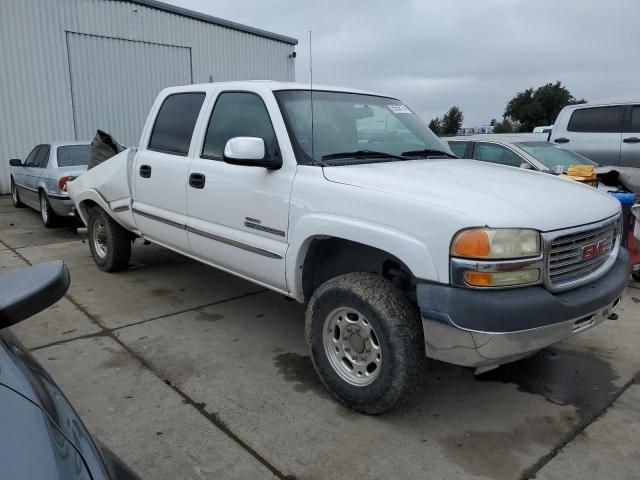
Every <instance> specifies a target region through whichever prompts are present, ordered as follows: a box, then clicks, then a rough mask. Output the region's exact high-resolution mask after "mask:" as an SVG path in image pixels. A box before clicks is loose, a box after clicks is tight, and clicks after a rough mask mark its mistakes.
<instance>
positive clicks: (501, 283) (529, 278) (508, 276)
mask: <svg viewBox="0 0 640 480" xmlns="http://www.w3.org/2000/svg"><path fill="white" fill-rule="evenodd" d="M539 280H540V270H538V269H537V268H534V269H531V270H515V271H513V272H477V271H474V270H469V271H467V272H464V282H465V283H466V284H467V285H469V286H471V287H514V286H517V285H529V284H533V283H536V282H538V281H539Z"/></svg>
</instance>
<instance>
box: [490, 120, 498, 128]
mask: <svg viewBox="0 0 640 480" xmlns="http://www.w3.org/2000/svg"><path fill="white" fill-rule="evenodd" d="M497 124H498V120H496V119H495V118H492V119H491V121H490V122H489V126H491V127H495V126H496V125H497Z"/></svg>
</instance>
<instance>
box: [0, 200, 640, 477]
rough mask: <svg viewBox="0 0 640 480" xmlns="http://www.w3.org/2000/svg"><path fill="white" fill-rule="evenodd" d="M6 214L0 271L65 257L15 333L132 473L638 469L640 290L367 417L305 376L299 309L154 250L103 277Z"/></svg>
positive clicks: (508, 473)
mask: <svg viewBox="0 0 640 480" xmlns="http://www.w3.org/2000/svg"><path fill="white" fill-rule="evenodd" d="M10 203H11V200H10V199H9V198H8V197H2V198H0V274H1V273H2V272H3V271H5V270H7V269H10V268H14V267H18V266H22V265H26V264H29V263H38V262H42V261H46V260H51V259H58V258H60V259H63V260H65V261H66V262H67V264H68V266H69V269H70V272H71V278H72V283H71V288H70V290H69V293H68V295H67V297H66V298H65V299H63V300H61V301H60V302H59V303H58V304H56V306H54V307H52V308H50V309H49V310H47V311H45V312H43V313H41V314H38V315H37V316H36V317H33V318H31V319H29V320H27V321H25V322H23V323H22V324H20V325H18V326H16V327H14V328H13V329H12V330H13V331H14V332H15V333H16V334H17V335H18V336H19V337H20V338H21V339H22V341H23V342H24V343H25V344H26V345H27V346H28V347H30V348H32V349H33V350H34V354H35V355H36V357H37V358H38V359H39V360H40V361H41V362H42V363H43V365H44V367H45V368H46V369H47V370H48V371H49V372H50V373H51V374H52V375H53V377H54V378H55V379H56V381H57V382H58V383H59V385H60V386H61V388H62V389H63V390H64V391H65V392H66V394H67V396H68V397H69V398H70V400H71V401H72V403H73V404H74V405H75V406H76V408H77V410H78V411H79V413H80V415H81V416H82V417H83V418H84V420H85V422H86V424H87V426H88V427H89V429H90V430H91V431H92V432H94V433H95V434H96V436H97V437H98V438H100V439H101V440H102V441H104V442H105V443H107V444H108V445H109V446H110V447H111V448H112V449H113V450H114V451H115V452H116V453H117V454H118V455H120V456H121V457H122V458H123V459H124V460H125V461H127V463H129V464H130V465H131V466H132V467H133V468H134V469H135V470H136V471H137V472H139V473H140V475H141V476H142V477H143V478H151V479H153V478H158V479H160V478H188V479H191V478H193V479H202V478H270V477H271V478H273V477H277V478H299V479H306V478H309V479H311V478H313V479H315V478H335V479H338V478H340V479H345V478H346V479H351V478H354V479H355V478H358V479H365V478H366V479H369V478H380V479H388V478H397V479H404V478H407V479H408V478H447V479H449V478H469V479H478V478H496V479H511V478H531V477H533V476H536V478H544V479H557V478H561V477H562V478H563V480H564V479H565V478H566V479H573V478H576V479H577V478H589V476H590V475H593V478H620V479H626V478H634V476H636V475H637V472H638V471H640V460H638V459H639V458H640V435H638V433H639V432H638V430H637V428H638V427H637V419H638V414H639V413H640V411H639V410H638V406H637V405H638V400H639V399H640V398H639V397H640V393H638V392H639V391H638V385H636V384H635V383H634V379H635V378H636V377H637V374H638V372H639V371H640V349H638V347H637V346H638V345H639V344H640V324H639V323H638V321H639V320H640V305H639V304H640V286H639V285H634V286H632V288H630V289H629V293H628V295H627V296H626V297H625V298H624V300H623V303H622V306H621V307H620V310H619V319H618V320H611V321H607V322H605V323H603V324H602V325H601V326H599V327H597V328H595V329H593V330H590V331H588V332H585V333H584V334H582V335H579V336H577V337H574V338H573V339H571V340H569V341H567V342H564V343H562V344H560V345H557V346H555V347H553V348H551V349H548V350H546V351H544V352H542V353H540V354H539V355H537V356H535V357H532V358H530V359H527V360H524V361H521V362H517V363H515V364H512V365H507V366H504V367H502V368H500V369H498V370H496V371H493V372H490V373H488V374H485V375H483V376H482V377H474V376H473V374H472V372H471V371H469V370H467V369H463V368H458V367H454V366H450V365H445V364H442V363H432V364H431V366H430V368H429V371H427V372H425V375H426V381H425V386H424V387H423V388H422V390H421V391H420V392H419V393H418V395H416V397H415V398H414V399H413V400H412V401H411V402H410V403H409V404H408V405H405V406H403V407H402V408H399V409H397V410H395V411H392V412H390V413H388V414H386V415H383V416H379V417H368V416H364V415H360V414H357V413H354V412H351V411H349V410H348V409H346V408H344V407H342V406H341V405H339V404H337V403H336V402H335V401H334V400H333V399H332V398H331V397H330V396H329V395H328V394H327V393H326V392H325V391H324V389H323V387H322V385H321V384H320V382H319V380H318V379H317V378H316V376H315V373H314V371H313V368H312V366H311V362H310V361H309V357H308V354H307V351H306V346H305V343H304V339H303V315H304V306H302V305H298V304H296V303H295V302H291V301H288V300H285V299H284V298H283V297H282V296H280V295H277V294H275V293H272V292H267V291H264V290H263V289H261V288H260V287H256V286H255V285H253V284H250V283H248V282H245V281H242V280H239V279H237V278H235V277H233V276H230V275H227V274H225V273H222V272H219V271H216V270H214V269H211V268H208V267H205V266H203V265H200V264H198V263H196V262H193V261H191V260H188V259H186V258H184V257H181V256H179V255H176V254H174V253H171V252H168V251H167V250H164V249H161V248H159V247H156V246H144V245H139V244H136V246H135V248H134V251H133V257H132V267H131V268H130V269H129V270H128V271H125V272H122V273H118V274H106V273H103V272H101V271H100V270H98V269H97V267H95V265H94V264H93V260H92V259H91V255H90V253H89V248H88V246H87V245H86V243H83V242H82V241H81V239H79V238H78V237H77V236H76V235H75V233H74V230H73V227H72V226H71V225H67V226H63V227H60V228H57V229H53V230H52V229H49V230H47V229H45V228H44V227H42V225H41V223H40V219H39V216H38V214H37V213H36V212H33V211H31V210H28V209H14V208H13V207H12V206H11V205H10ZM634 419H635V421H634ZM586 459H588V461H587V460H586Z"/></svg>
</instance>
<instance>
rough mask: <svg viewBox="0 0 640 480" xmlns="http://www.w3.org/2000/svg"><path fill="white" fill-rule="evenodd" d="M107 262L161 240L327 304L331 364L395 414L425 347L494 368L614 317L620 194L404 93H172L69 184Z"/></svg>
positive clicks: (352, 398)
mask: <svg viewBox="0 0 640 480" xmlns="http://www.w3.org/2000/svg"><path fill="white" fill-rule="evenodd" d="M68 191H69V193H70V195H71V197H72V198H73V201H74V203H75V205H76V208H77V211H78V212H79V214H80V216H81V217H82V219H83V220H84V222H85V223H86V225H87V227H88V236H89V246H90V248H91V253H92V255H93V258H94V259H95V262H96V263H97V265H98V266H99V267H100V268H101V269H103V270H105V271H117V270H123V269H125V268H127V265H128V263H129V257H130V255H131V243H132V241H133V240H134V239H135V238H143V239H146V240H149V241H151V242H154V243H157V244H159V245H162V246H164V247H166V248H169V249H171V250H175V251H176V252H179V253H181V254H183V255H186V256H188V257H191V258H194V259H196V260H199V261H201V262H203V263H206V264H208V265H211V266H213V267H216V268H219V269H222V270H224V271H227V272H230V273H232V274H235V275H238V276H240V277H242V278H245V279H247V280H249V281H252V282H255V283H257V284H260V285H263V286H264V287H267V288H269V289H271V290H274V291H276V292H280V293H282V294H284V295H286V296H288V297H291V298H294V299H296V300H297V301H299V302H306V303H308V309H307V314H306V338H307V342H308V345H309V349H310V353H311V358H312V360H313V364H314V366H315V368H316V371H317V373H318V375H319V376H320V378H321V379H322V381H323V382H324V384H325V385H326V387H327V388H328V390H329V391H330V392H331V393H332V394H333V395H334V396H335V397H336V398H337V399H338V400H340V401H341V402H343V403H344V404H346V405H348V406H349V407H351V408H353V409H355V410H358V411H361V412H365V413H372V414H375V413H381V412H384V411H385V410H387V409H389V408H390V407H392V406H393V405H394V404H396V403H397V402H398V401H399V400H400V399H402V398H405V397H406V395H407V394H408V393H409V392H410V391H412V390H414V389H415V387H416V386H417V385H418V384H419V380H420V379H421V378H422V371H423V369H424V365H425V361H426V358H433V359H437V360H441V361H445V362H450V363H454V364H457V365H463V366H468V367H475V368H477V369H480V370H486V369H490V368H494V367H496V366H498V365H501V364H503V363H506V362H511V361H515V360H518V359H520V358H523V357H525V356H528V355H531V354H533V353H535V352H536V351H539V350H540V349H542V348H544V347H547V346H548V345H551V344H553V343H556V342H559V341H561V340H564V339H566V338H568V337H570V336H572V335H574V334H575V333H578V332H581V331H584V330H586V329H588V328H590V327H592V326H594V325H596V324H598V323H600V322H601V321H603V320H604V319H605V318H608V317H609V316H610V315H612V313H613V311H614V309H615V308H616V307H617V305H618V304H619V302H620V298H621V295H622V294H623V291H624V290H625V288H626V286H627V282H628V276H629V267H628V265H627V263H628V262H627V253H626V252H625V250H624V249H623V248H622V247H620V204H619V203H618V201H617V200H615V199H613V198H609V197H608V196H607V195H605V194H603V193H600V192H598V191H597V190H596V189H593V188H591V187H587V186H584V185H580V184H579V183H577V182H569V181H566V180H564V179H561V178H555V177H553V176H551V175H545V174H543V173H538V172H532V171H525V170H521V169H515V168H509V167H504V166H500V165H490V164H486V163H484V162H476V161H473V160H461V159H457V158H455V156H454V155H453V154H452V153H451V151H450V150H449V147H447V146H446V145H445V144H443V143H442V142H441V141H440V140H439V139H438V138H437V137H436V136H435V135H434V134H433V133H432V132H431V131H430V130H429V129H428V128H427V127H426V126H425V125H424V123H423V122H422V121H421V120H420V119H419V118H418V117H417V116H416V115H415V114H414V113H413V112H412V111H411V110H410V109H409V108H407V107H406V106H405V105H403V104H402V102H400V101H399V100H397V99H395V98H390V97H386V96H382V95H377V94H372V93H367V92H362V91H356V90H350V89H342V88H333V87H331V88H330V87H314V89H313V90H312V91H311V90H310V89H309V87H308V86H305V85H301V84H295V83H277V82H258V81H256V82H231V83H217V84H216V83H212V84H204V85H189V86H184V87H174V88H167V89H165V90H163V91H162V92H161V93H160V95H159V96H158V98H157V100H156V101H155V103H154V105H153V107H152V109H151V112H150V114H149V117H148V120H147V122H146V125H145V127H144V130H143V132H142V136H141V139H140V144H139V146H138V148H137V149H128V150H125V151H124V152H122V153H120V154H118V155H116V156H115V157H113V158H111V159H109V160H107V161H106V162H104V163H102V164H101V165H99V166H98V167H96V168H93V169H91V170H89V171H88V172H87V173H85V174H83V175H82V176H80V177H79V178H78V179H76V180H74V181H72V182H70V183H69V184H68Z"/></svg>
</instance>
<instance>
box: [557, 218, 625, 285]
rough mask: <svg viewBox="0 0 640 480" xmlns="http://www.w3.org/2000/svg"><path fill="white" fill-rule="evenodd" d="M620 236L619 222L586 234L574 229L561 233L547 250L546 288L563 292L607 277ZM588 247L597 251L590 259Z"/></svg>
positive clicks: (610, 222) (605, 224)
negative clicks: (605, 275)
mask: <svg viewBox="0 0 640 480" xmlns="http://www.w3.org/2000/svg"><path fill="white" fill-rule="evenodd" d="M617 234H618V219H617V218H616V219H612V220H609V221H605V222H602V223H600V224H599V225H597V226H595V227H591V228H588V227H587V228H585V229H583V230H578V231H575V229H572V232H571V233H568V234H566V235H562V232H558V236H556V237H555V238H553V239H552V240H551V241H550V244H549V248H548V255H547V285H548V286H549V287H551V288H552V289H555V290H562V289H564V288H571V287H573V286H577V284H579V283H582V282H581V281H582V280H587V279H589V280H590V279H591V278H595V277H597V276H598V273H604V271H605V270H607V267H608V266H609V264H610V263H611V262H610V261H609V260H610V259H611V257H612V253H614V250H617V249H616V247H617ZM595 246H597V247H595ZM585 247H587V248H589V247H593V248H594V250H592V251H590V253H591V255H585V253H584V252H585ZM599 270H602V272H599Z"/></svg>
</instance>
